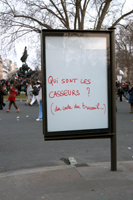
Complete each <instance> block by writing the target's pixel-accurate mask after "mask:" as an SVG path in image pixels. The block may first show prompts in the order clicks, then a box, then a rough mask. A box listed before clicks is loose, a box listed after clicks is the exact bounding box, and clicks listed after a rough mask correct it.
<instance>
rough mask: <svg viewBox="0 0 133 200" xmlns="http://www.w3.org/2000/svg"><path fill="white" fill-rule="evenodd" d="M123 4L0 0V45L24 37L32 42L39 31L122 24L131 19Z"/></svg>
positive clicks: (131, 12)
mask: <svg viewBox="0 0 133 200" xmlns="http://www.w3.org/2000/svg"><path fill="white" fill-rule="evenodd" d="M125 3H126V0H37V1H35V0H19V1H18V0H0V8H1V11H0V28H1V29H0V35H2V38H3V40H1V42H2V41H3V42H4V44H5V42H6V44H8V47H9V43H11V44H12V42H14V41H15V40H17V39H18V40H21V38H24V36H25V35H27V34H28V38H30V36H31V40H34V39H33V38H34V37H33V35H37V34H36V33H41V30H42V29H74V30H83V29H95V30H100V29H105V28H108V27H112V28H113V27H115V26H117V25H118V24H120V23H124V19H126V17H128V18H129V17H133V10H129V11H127V12H124V5H125ZM38 35H40V34H38ZM38 41H39V40H38ZM38 41H37V42H38ZM31 43H32V42H31Z"/></svg>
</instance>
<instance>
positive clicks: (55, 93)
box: [49, 90, 80, 98]
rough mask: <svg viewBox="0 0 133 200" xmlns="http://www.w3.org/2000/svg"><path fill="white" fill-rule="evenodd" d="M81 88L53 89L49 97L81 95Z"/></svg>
mask: <svg viewBox="0 0 133 200" xmlns="http://www.w3.org/2000/svg"><path fill="white" fill-rule="evenodd" d="M79 95H80V92H79V90H58V91H51V92H50V93H49V98H54V97H63V96H79Z"/></svg>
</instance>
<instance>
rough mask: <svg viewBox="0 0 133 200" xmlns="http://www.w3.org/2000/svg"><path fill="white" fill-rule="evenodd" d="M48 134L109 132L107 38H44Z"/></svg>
mask: <svg viewBox="0 0 133 200" xmlns="http://www.w3.org/2000/svg"><path fill="white" fill-rule="evenodd" d="M45 62H46V98H47V131H48V132H54V131H75V130H90V129H91V130H93V129H106V128H108V126H109V125H108V81H107V37H97V36H95V37H93V36H90V37H81V36H80V37H77V36H73V37H67V36H65V37H64V36H63V37H62V36H52V37H51V36H46V37H45Z"/></svg>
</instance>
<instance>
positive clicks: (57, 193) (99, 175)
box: [0, 161, 133, 200]
mask: <svg viewBox="0 0 133 200" xmlns="http://www.w3.org/2000/svg"><path fill="white" fill-rule="evenodd" d="M117 168H118V170H117V171H115V172H113V171H110V163H95V164H88V165H87V166H80V165H79V166H72V165H65V166H58V167H47V168H35V169H25V170H19V171H14V172H7V173H1V174H0V200H41V199H44V200H112V199H113V200H125V199H126V200H133V161H128V162H118V165H117Z"/></svg>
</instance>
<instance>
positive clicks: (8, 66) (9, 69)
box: [0, 56, 18, 80]
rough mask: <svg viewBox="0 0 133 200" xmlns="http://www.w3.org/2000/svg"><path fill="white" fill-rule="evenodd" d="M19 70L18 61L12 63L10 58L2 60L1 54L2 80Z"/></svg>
mask: <svg viewBox="0 0 133 200" xmlns="http://www.w3.org/2000/svg"><path fill="white" fill-rule="evenodd" d="M17 70H18V68H17V64H16V63H12V61H11V60H9V59H5V60H2V58H1V56H0V80H2V79H5V80H6V79H8V78H9V77H10V74H13V73H15V72H16V71H17Z"/></svg>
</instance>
